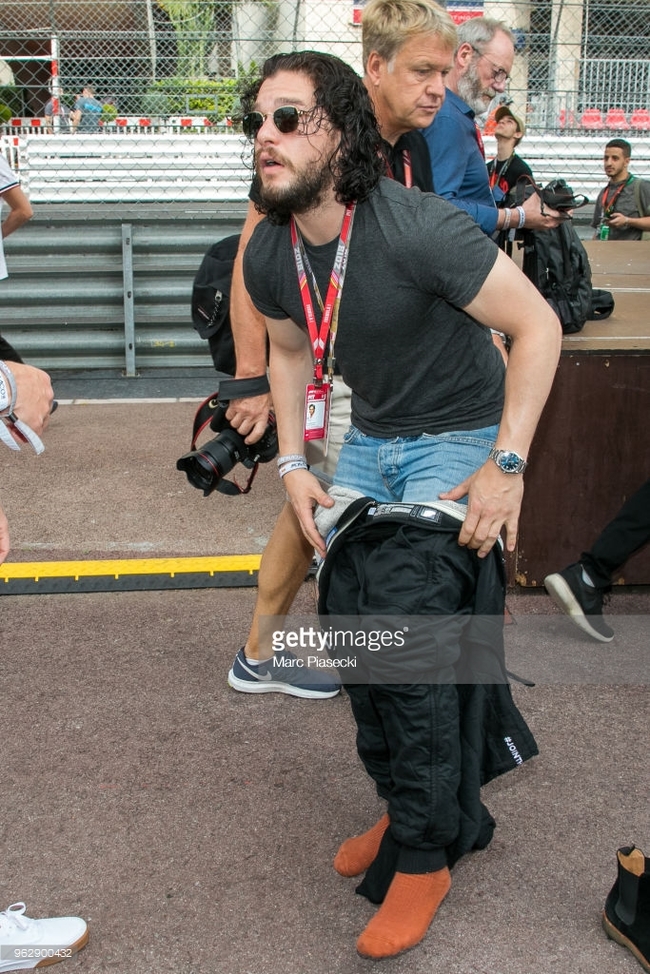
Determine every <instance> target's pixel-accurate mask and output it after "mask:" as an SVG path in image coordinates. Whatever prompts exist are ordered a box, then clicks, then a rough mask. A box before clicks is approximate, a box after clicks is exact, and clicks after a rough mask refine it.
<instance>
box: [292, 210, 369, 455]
mask: <svg viewBox="0 0 650 974" xmlns="http://www.w3.org/2000/svg"><path fill="white" fill-rule="evenodd" d="M355 206H356V204H355V203H348V204H347V206H346V208H345V215H344V217H343V225H342V227H341V234H340V236H339V243H338V247H337V249H336V257H335V259H334V266H333V268H332V272H331V274H330V281H329V286H328V288H327V295H326V296H325V303H324V304H323V300H322V298H321V295H320V291H319V288H318V284H317V283H316V277H315V275H314V272H313V270H312V269H311V266H310V264H309V258H308V257H307V254H306V252H305V248H304V244H303V241H302V237H301V236H300V231H299V230H298V227H297V225H296V222H295V220H294V219H293V217H292V219H291V243H292V246H293V254H294V259H295V262H296V271H297V273H298V286H299V288H300V297H301V300H302V305H303V309H304V312H305V321H306V323H307V331H308V333H309V338H310V341H311V344H312V348H313V350H314V376H313V381H312V382H309V383H307V386H306V388H305V411H304V417H303V438H304V439H305V440H323V439H324V440H325V451H324V452H325V456H327V446H328V443H327V440H328V436H329V417H330V407H331V395H332V382H333V377H334V342H335V340H336V331H337V328H338V317H339V307H340V304H341V294H342V291H343V281H344V279H345V270H346V266H347V259H348V251H349V245H350V235H351V233H352V223H353V220H354V211H355ZM307 271H309V274H310V277H311V280H312V285H313V288H314V293H315V294H316V300H317V301H318V306H319V308H320V310H321V312H322V317H321V323H320V327H319V326H318V324H317V322H316V314H315V311H314V303H313V301H312V298H311V293H310V290H309V284H308V281H307ZM328 347H329V351H328ZM326 351H328V355H327V363H325V354H326ZM325 364H326V366H327V367H326V370H325V371H324V366H325Z"/></svg>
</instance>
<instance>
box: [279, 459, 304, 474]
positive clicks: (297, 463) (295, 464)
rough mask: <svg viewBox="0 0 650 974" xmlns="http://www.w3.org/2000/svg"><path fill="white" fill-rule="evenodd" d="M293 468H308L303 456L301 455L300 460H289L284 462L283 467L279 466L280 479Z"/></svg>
mask: <svg viewBox="0 0 650 974" xmlns="http://www.w3.org/2000/svg"><path fill="white" fill-rule="evenodd" d="M293 470H309V466H308V465H307V461H306V460H305V458H304V457H301V459H300V460H291V461H289V463H286V464H285V465H284V466H283V467H281V468H280V470H279V474H280V479H282V477H284V476H286V474H288V473H291V472H292V471H293Z"/></svg>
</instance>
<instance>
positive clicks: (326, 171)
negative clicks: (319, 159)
mask: <svg viewBox="0 0 650 974" xmlns="http://www.w3.org/2000/svg"><path fill="white" fill-rule="evenodd" d="M331 184H332V174H331V172H330V168H329V164H325V165H322V164H320V165H319V164H318V163H315V164H314V166H313V167H312V168H311V169H309V170H308V171H307V172H304V173H302V174H300V175H298V176H296V179H295V180H294V182H293V184H292V185H291V186H286V187H284V186H283V187H280V188H278V189H275V188H274V187H265V186H264V185H263V183H262V181H261V179H260V182H259V197H260V208H261V211H262V212H263V213H265V214H266V216H267V217H268V220H269V223H273V224H275V225H276V226H282V225H283V224H285V223H288V222H289V218H290V217H291V214H292V213H307V212H308V211H309V210H313V209H315V208H316V207H318V206H319V205H320V204H321V203H322V202H323V199H324V198H325V195H326V191H327V190H329V188H330V186H331Z"/></svg>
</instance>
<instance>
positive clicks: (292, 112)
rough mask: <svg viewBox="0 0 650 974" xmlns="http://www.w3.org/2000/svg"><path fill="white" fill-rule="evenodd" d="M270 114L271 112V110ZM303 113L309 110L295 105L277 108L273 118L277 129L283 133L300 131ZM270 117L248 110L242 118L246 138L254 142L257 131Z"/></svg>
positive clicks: (307, 113)
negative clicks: (299, 125)
mask: <svg viewBox="0 0 650 974" xmlns="http://www.w3.org/2000/svg"><path fill="white" fill-rule="evenodd" d="M269 114H271V113H270V112H269ZM302 115H309V111H301V110H300V109H299V108H294V106H293V105H283V106H282V108H276V110H275V111H274V112H273V113H272V118H273V123H274V125H275V127H276V129H278V131H280V132H282V134H283V135H289V134H290V133H291V132H297V131H298V123H299V121H300V117H301V116H302ZM268 117H269V116H268V115H262V113H261V112H247V114H246V115H244V117H243V118H242V120H241V124H242V129H243V131H244V135H245V136H246V138H247V139H250V140H251V142H254V141H255V139H256V138H257V133H258V132H259V130H260V129H261V128H262V126H263V125H264V122H265V121H266V120H267V118H268Z"/></svg>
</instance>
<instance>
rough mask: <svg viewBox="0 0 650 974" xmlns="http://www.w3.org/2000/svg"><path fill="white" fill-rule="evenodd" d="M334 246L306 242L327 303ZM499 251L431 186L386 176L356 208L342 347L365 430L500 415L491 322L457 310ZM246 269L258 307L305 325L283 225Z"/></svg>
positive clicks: (394, 430) (426, 427)
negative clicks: (423, 188) (409, 185)
mask: <svg viewBox="0 0 650 974" xmlns="http://www.w3.org/2000/svg"><path fill="white" fill-rule="evenodd" d="M337 243H338V239H337V240H334V241H332V242H331V243H329V244H325V245H324V246H319V247H312V246H310V245H306V251H307V256H308V258H309V262H310V264H311V267H312V269H313V271H314V274H315V275H316V280H317V282H318V287H319V290H320V293H321V295H322V297H323V299H324V298H325V294H326V293H327V284H328V279H329V275H330V272H331V270H332V265H333V263H334V256H335V251H336V246H337ZM497 254H498V249H497V247H496V245H495V244H494V243H493V242H492V241H491V240H490V239H489V238H488V237H486V236H485V234H484V233H483V232H482V231H481V230H480V229H479V228H478V227H477V225H476V224H475V223H474V221H473V220H472V219H471V218H470V217H468V216H467V215H466V214H465V213H462V212H459V210H458V209H457V208H456V207H454V206H452V205H451V204H450V203H447V202H446V201H445V200H443V199H441V198H440V197H438V196H435V195H434V194H433V193H420V192H419V191H418V190H415V189H409V190H407V189H405V188H404V187H403V186H401V185H399V184H398V183H396V182H395V181H393V180H389V179H382V180H381V182H380V184H379V186H378V187H377V189H376V190H375V191H374V192H373V193H372V194H371V196H370V198H369V199H368V200H366V201H365V202H363V203H361V204H359V205H358V206H357V210H356V214H355V218H354V225H353V229H352V236H351V241H350V250H349V255H348V264H347V270H346V275H345V283H344V287H343V294H342V298H341V305H340V314H339V325H338V332H337V336H336V343H335V353H336V361H337V364H338V367H339V369H340V372H341V375H342V376H343V379H344V380H345V382H346V383H347V384H348V385H349V386H350V387H351V388H352V391H353V394H352V421H353V423H354V424H355V425H356V426H357V427H358V428H359V429H360V430H361V431H362V432H363V433H366V434H367V435H369V436H377V437H385V438H388V437H392V436H417V435H420V434H422V433H430V434H434V435H436V434H439V433H443V432H448V431H451V430H471V429H480V428H481V427H483V426H490V425H492V424H494V423H498V422H499V420H500V417H501V410H502V406H503V385H504V365H503V360H502V358H501V355H500V354H499V352H498V351H497V349H496V348H495V346H494V344H493V342H492V338H491V335H490V331H489V329H487V328H485V327H483V325H480V324H478V323H477V322H475V321H474V320H473V319H472V318H470V317H469V315H467V314H466V313H465V312H464V311H462V310H461V308H462V307H464V306H466V305H467V304H469V303H470V301H472V300H473V298H474V297H476V295H477V293H478V291H479V290H480V288H481V286H482V284H483V282H484V281H485V279H486V277H487V276H488V274H489V272H490V270H491V269H492V266H493V264H494V262H495V260H496V258H497ZM244 274H245V280H246V287H247V289H248V292H249V294H250V296H251V298H252V300H253V303H254V304H255V307H256V308H257V309H258V310H259V311H261V312H262V314H264V315H266V316H267V317H269V318H273V319H278V320H283V319H285V318H290V319H292V321H294V322H295V323H296V324H298V325H299V326H300V327H306V326H305V317H304V311H303V305H302V302H301V299H300V292H299V289H298V278H297V273H296V267H295V261H294V256H293V249H292V246H291V238H290V231H289V227H288V226H283V227H274V226H272V225H271V224H270V223H269V222H268V221H267V220H263V221H262V223H260V224H258V226H257V228H256V230H255V232H254V234H253V237H252V238H251V241H250V243H249V244H248V247H247V248H246V252H245V256H244ZM308 279H309V274H308ZM310 284H311V281H310ZM312 296H313V295H312ZM504 299H505V296H504ZM314 307H315V308H316V309H318V304H317V303H316V300H315V298H314ZM318 320H319V322H320V315H319V317H318ZM287 327H295V326H294V325H293V324H289V323H288V324H287Z"/></svg>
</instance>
